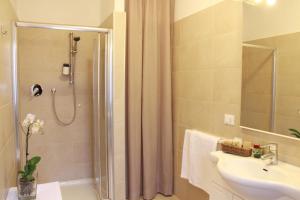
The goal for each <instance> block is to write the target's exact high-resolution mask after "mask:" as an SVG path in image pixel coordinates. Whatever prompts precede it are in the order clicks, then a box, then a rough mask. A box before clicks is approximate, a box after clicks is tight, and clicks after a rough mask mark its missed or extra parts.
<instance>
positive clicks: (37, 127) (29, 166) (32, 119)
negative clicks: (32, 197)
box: [19, 113, 44, 181]
mask: <svg viewBox="0 0 300 200" xmlns="http://www.w3.org/2000/svg"><path fill="white" fill-rule="evenodd" d="M43 127H44V121H42V120H39V119H36V116H35V115H33V114H31V113H29V114H27V115H26V117H25V119H24V121H23V122H22V130H23V132H24V133H25V135H26V142H25V148H26V164H25V166H24V169H23V170H21V171H19V174H20V175H21V178H22V179H23V180H24V181H32V180H34V177H33V173H34V171H35V170H36V166H37V164H38V163H39V162H40V160H41V157H40V156H34V157H32V158H31V159H29V158H28V157H29V138H30V137H31V135H33V134H43Z"/></svg>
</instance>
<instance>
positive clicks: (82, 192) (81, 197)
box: [61, 184, 98, 200]
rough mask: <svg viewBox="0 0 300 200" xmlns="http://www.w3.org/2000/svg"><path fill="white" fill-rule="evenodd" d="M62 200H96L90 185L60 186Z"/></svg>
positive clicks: (94, 192) (95, 194)
mask: <svg viewBox="0 0 300 200" xmlns="http://www.w3.org/2000/svg"><path fill="white" fill-rule="evenodd" d="M61 194H62V200H98V197H97V192H96V190H95V189H94V187H93V185H91V184H82V185H69V186H61Z"/></svg>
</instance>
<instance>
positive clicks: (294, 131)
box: [289, 128, 300, 138]
mask: <svg viewBox="0 0 300 200" xmlns="http://www.w3.org/2000/svg"><path fill="white" fill-rule="evenodd" d="M289 131H291V135H294V136H295V137H297V138H300V132H299V131H298V130H296V129H293V128H290V129H289Z"/></svg>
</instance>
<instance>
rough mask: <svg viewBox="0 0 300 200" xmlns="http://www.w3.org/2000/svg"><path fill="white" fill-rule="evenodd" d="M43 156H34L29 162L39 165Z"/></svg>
mask: <svg viewBox="0 0 300 200" xmlns="http://www.w3.org/2000/svg"><path fill="white" fill-rule="evenodd" d="M41 159H42V158H41V157H40V156H34V157H32V158H31V159H30V160H29V161H28V162H29V163H30V164H31V165H37V164H38V163H39V162H40V161H41Z"/></svg>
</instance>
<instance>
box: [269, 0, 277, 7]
mask: <svg viewBox="0 0 300 200" xmlns="http://www.w3.org/2000/svg"><path fill="white" fill-rule="evenodd" d="M267 4H268V5H270V6H273V5H275V4H276V0H267Z"/></svg>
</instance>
